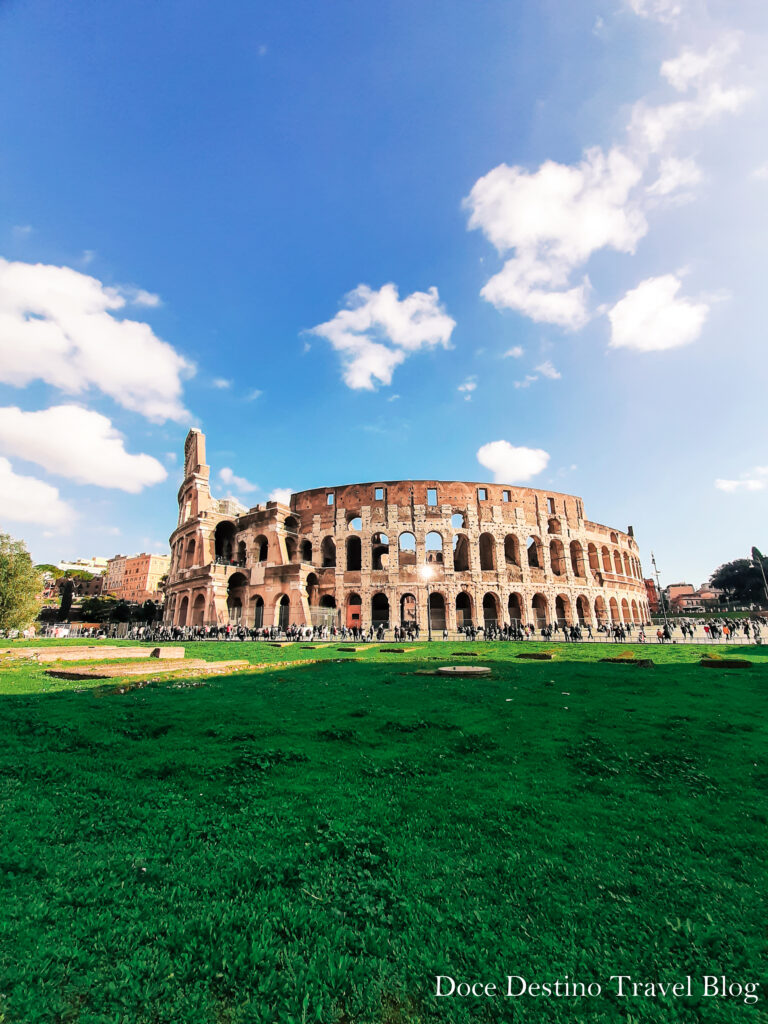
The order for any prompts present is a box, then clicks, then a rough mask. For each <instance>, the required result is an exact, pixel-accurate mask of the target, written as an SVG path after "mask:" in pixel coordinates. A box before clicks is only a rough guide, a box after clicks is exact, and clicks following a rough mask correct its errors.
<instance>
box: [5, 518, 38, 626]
mask: <svg viewBox="0 0 768 1024" xmlns="http://www.w3.org/2000/svg"><path fill="white" fill-rule="evenodd" d="M42 589H43V579H42V574H41V573H39V572H38V571H37V569H36V568H35V566H34V565H33V564H32V559H31V557H30V555H29V552H28V551H27V548H26V545H25V544H24V542H23V541H20V540H14V539H13V537H11V536H10V535H9V534H7V533H0V629H24V628H25V627H26V626H28V625H29V624H30V623H31V622H32V621H33V620H34V619H35V618H36V616H37V613H38V611H39V608H40V604H39V594H40V592H41V590H42Z"/></svg>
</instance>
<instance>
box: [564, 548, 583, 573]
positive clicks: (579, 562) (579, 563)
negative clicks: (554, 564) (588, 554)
mask: <svg viewBox="0 0 768 1024" xmlns="http://www.w3.org/2000/svg"><path fill="white" fill-rule="evenodd" d="M568 550H569V551H570V554H571V568H572V569H573V575H574V576H586V573H585V571H584V549H583V548H582V546H581V544H579V542H578V541H577V540H572V541H571V543H570V545H569V549H568Z"/></svg>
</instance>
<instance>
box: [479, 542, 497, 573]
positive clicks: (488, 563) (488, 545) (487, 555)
mask: <svg viewBox="0 0 768 1024" xmlns="http://www.w3.org/2000/svg"><path fill="white" fill-rule="evenodd" d="M495 568H496V541H495V540H494V539H493V536H492V535H491V534H490V533H481V534H480V569H481V570H482V571H483V572H493V570H494V569H495Z"/></svg>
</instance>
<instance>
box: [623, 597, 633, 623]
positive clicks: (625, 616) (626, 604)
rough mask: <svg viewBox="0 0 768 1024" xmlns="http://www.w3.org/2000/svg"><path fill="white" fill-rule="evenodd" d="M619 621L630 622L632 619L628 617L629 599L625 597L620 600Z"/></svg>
mask: <svg viewBox="0 0 768 1024" xmlns="http://www.w3.org/2000/svg"><path fill="white" fill-rule="evenodd" d="M621 621H622V622H631V621H632V619H631V618H630V615H629V601H628V600H627V599H626V597H625V598H624V599H623V600H622V602H621Z"/></svg>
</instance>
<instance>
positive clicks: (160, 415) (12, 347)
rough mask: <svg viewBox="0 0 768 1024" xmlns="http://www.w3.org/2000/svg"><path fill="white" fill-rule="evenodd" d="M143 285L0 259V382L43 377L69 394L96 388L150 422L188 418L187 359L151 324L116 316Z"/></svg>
mask: <svg viewBox="0 0 768 1024" xmlns="http://www.w3.org/2000/svg"><path fill="white" fill-rule="evenodd" d="M158 301H159V300H157V297H156V296H153V295H151V294H150V293H149V292H143V291H140V290H137V289H125V290H120V289H117V288H110V287H106V286H105V285H103V284H102V283H101V281H98V280H97V279H96V278H95V277H89V276H88V275H87V274H82V273H80V272H79V271H76V270H72V269H71V268H70V267H56V266H48V265H45V264H42V263H38V264H31V263H19V262H15V263H13V262H8V261H7V260H3V259H0V381H2V382H3V383H6V384H12V385H15V386H17V387H24V386H25V385H27V384H29V383H31V382H32V381H34V380H43V381H45V382H46V383H48V384H51V385H53V386H54V387H56V388H59V389H60V390H61V391H64V392H67V393H69V394H81V393H83V392H85V391H87V390H88V389H89V388H98V389H99V390H100V391H102V392H104V393H105V394H107V395H109V396H110V397H111V398H113V399H114V400H115V401H116V402H119V403H120V405H122V406H124V407H125V408H126V409H131V410H132V411H134V412H138V413H141V414H142V415H144V416H147V417H148V418H149V419H152V420H155V421H158V422H159V421H163V420H169V419H170V420H177V421H181V422H184V421H188V420H189V413H188V412H187V410H186V409H185V408H184V406H183V404H182V381H183V379H184V378H185V377H186V376H188V375H189V374H191V373H192V372H193V367H192V365H191V364H190V363H189V362H188V361H187V360H186V359H184V358H183V357H182V356H181V355H179V353H178V352H176V350H175V349H174V348H173V347H172V346H171V345H169V344H168V343H167V342H165V341H162V340H161V339H160V338H158V337H157V336H156V335H155V334H154V333H153V331H152V329H151V327H150V326H149V325H148V324H146V323H143V322H141V321H138V320H131V319H127V318H124V319H119V318H118V315H117V314H119V313H121V312H122V311H124V310H125V308H126V306H127V305H128V304H129V303H130V302H132V303H134V304H139V305H144V306H152V305H157V303H158Z"/></svg>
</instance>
